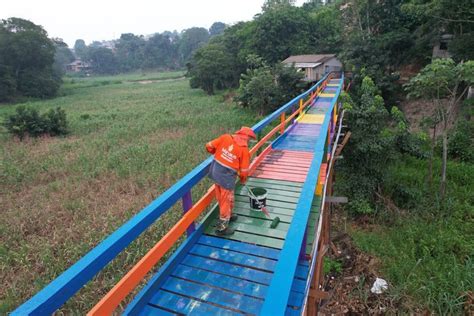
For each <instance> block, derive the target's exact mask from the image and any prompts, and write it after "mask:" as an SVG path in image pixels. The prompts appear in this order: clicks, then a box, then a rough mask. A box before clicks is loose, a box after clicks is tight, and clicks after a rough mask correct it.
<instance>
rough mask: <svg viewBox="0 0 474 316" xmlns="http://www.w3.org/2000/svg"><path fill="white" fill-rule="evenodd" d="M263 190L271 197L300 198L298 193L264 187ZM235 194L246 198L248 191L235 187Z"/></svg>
mask: <svg viewBox="0 0 474 316" xmlns="http://www.w3.org/2000/svg"><path fill="white" fill-rule="evenodd" d="M249 187H250V189H253V188H254V187H252V186H249ZM265 190H267V192H268V194H271V195H282V196H290V197H295V198H298V197H299V196H300V193H299V192H293V191H286V190H279V189H273V188H267V187H265ZM235 193H236V194H238V195H243V196H248V191H247V189H246V188H244V187H237V188H236V189H235Z"/></svg>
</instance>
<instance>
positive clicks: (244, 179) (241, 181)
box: [240, 175, 247, 184]
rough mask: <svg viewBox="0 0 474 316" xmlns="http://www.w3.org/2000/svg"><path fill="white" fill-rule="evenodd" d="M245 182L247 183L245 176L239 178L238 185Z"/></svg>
mask: <svg viewBox="0 0 474 316" xmlns="http://www.w3.org/2000/svg"><path fill="white" fill-rule="evenodd" d="M245 182H247V176H242V175H241V176H240V183H241V184H245Z"/></svg>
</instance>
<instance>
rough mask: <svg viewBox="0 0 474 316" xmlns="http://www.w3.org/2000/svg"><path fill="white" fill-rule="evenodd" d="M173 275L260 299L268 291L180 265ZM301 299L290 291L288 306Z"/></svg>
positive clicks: (240, 281)
mask: <svg viewBox="0 0 474 316" xmlns="http://www.w3.org/2000/svg"><path fill="white" fill-rule="evenodd" d="M174 275H175V276H176V277H179V278H182V279H186V280H191V281H194V282H198V283H202V284H207V285H211V286H213V287H217V288H221V289H225V290H228V291H232V292H235V293H240V294H244V295H248V296H252V297H255V298H261V299H264V298H265V296H266V294H267V290H268V286H267V285H264V284H260V283H255V282H252V281H246V280H243V279H240V278H234V277H230V276H226V275H222V274H216V273H212V272H209V271H205V270H201V269H196V268H191V267H187V266H183V265H180V266H178V267H177V268H176V271H175V274H174ZM303 298H304V295H303V293H300V292H295V291H291V294H290V298H289V300H288V305H290V306H300V304H301V302H302V299H303ZM152 303H153V301H152Z"/></svg>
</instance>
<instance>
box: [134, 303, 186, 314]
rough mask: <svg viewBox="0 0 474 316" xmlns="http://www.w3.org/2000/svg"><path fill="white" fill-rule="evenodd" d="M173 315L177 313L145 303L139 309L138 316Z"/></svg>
mask: <svg viewBox="0 0 474 316" xmlns="http://www.w3.org/2000/svg"><path fill="white" fill-rule="evenodd" d="M175 315H178V314H176V313H171V312H168V311H165V310H164V309H161V308H159V307H156V306H151V305H145V306H144V307H143V308H142V309H141V310H140V316H175Z"/></svg>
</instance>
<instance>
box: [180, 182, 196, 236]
mask: <svg viewBox="0 0 474 316" xmlns="http://www.w3.org/2000/svg"><path fill="white" fill-rule="evenodd" d="M182 200H183V214H186V213H187V212H188V211H189V210H190V209H191V207H193V198H192V196H191V191H188V192H186V193H185V194H184V195H183V198H182ZM195 230H196V227H194V222H193V223H191V225H189V227H188V228H187V229H186V233H187V235H188V237H189V236H190V235H191V234H192V233H193V232H194V231H195Z"/></svg>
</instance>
